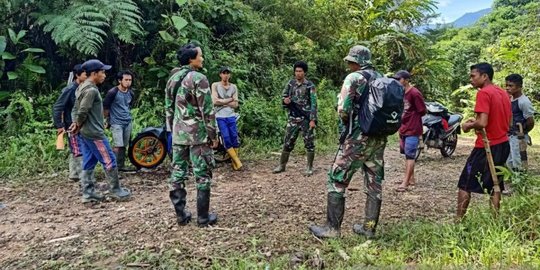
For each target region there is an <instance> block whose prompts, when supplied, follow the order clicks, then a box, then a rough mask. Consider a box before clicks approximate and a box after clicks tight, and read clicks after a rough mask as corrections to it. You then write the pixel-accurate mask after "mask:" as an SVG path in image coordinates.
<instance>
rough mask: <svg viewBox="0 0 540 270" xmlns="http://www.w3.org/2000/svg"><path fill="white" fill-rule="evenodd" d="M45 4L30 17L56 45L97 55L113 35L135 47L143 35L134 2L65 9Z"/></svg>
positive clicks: (103, 0)
mask: <svg viewBox="0 0 540 270" xmlns="http://www.w3.org/2000/svg"><path fill="white" fill-rule="evenodd" d="M55 4H56V3H53V4H51V3H48V4H46V6H42V7H41V9H40V10H41V12H40V13H35V14H33V15H34V17H35V18H36V23H37V24H38V25H41V26H43V31H45V32H48V33H50V34H51V37H52V39H53V40H54V42H55V43H56V44H58V45H65V46H68V47H72V48H74V49H76V50H77V51H79V52H81V53H83V54H88V55H96V54H97V53H98V52H99V50H100V49H101V47H102V46H103V43H104V40H105V39H106V38H107V37H108V36H109V35H113V36H115V37H117V38H118V39H119V40H121V41H122V42H125V43H135V41H136V39H137V37H139V36H142V35H143V33H144V32H143V29H142V26H141V24H140V22H141V20H142V13H141V11H140V10H139V7H138V6H137V5H136V4H135V3H134V2H133V0H98V1H88V0H75V1H71V2H70V3H69V4H68V5H63V4H61V3H58V4H57V5H55Z"/></svg>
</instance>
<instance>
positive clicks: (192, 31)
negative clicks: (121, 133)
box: [0, 0, 540, 178]
mask: <svg viewBox="0 0 540 270" xmlns="http://www.w3.org/2000/svg"><path fill="white" fill-rule="evenodd" d="M539 11H540V2H538V1H533V0H529V1H526V0H496V1H495V2H494V10H493V12H492V13H491V14H489V15H487V16H485V17H484V18H482V19H481V20H480V21H479V22H478V23H477V24H476V25H474V26H472V27H468V28H463V29H452V28H441V29H436V30H431V31H428V32H427V33H417V32H416V31H415V30H416V29H417V27H418V26H420V25H423V24H426V23H427V22H429V20H430V19H432V18H434V17H435V16H437V14H436V13H435V1H433V0H407V1H394V0H376V1H368V0H335V1H325V0H296V1H287V0H243V1H242V0H176V1H161V0H160V1H158V0H114V1H113V0H95V1H88V0H73V1H61V0H47V1H45V0H27V1H21V0H0V16H1V17H2V18H4V19H3V23H2V24H0V115H1V116H0V121H1V124H2V126H3V127H4V128H3V132H2V135H1V137H0V143H2V144H3V145H7V147H4V148H3V149H2V150H1V152H2V157H3V158H2V159H1V161H0V178H3V177H11V176H17V175H30V174H34V173H36V170H37V172H38V173H40V172H52V171H55V170H56V169H57V168H59V167H61V166H63V165H62V163H61V162H59V161H60V160H64V158H65V154H66V153H62V152H57V151H55V150H54V143H53V142H54V134H55V132H56V131H55V130H54V129H53V128H52V120H51V108H52V104H53V103H54V101H55V99H56V98H57V97H58V95H59V94H60V91H61V89H62V87H64V86H65V85H66V81H67V78H68V72H69V71H70V68H71V67H72V66H73V65H75V64H77V63H81V62H82V61H84V60H86V59H90V58H99V59H101V60H102V61H103V62H105V63H108V64H112V65H113V71H112V72H110V73H109V78H108V80H107V81H106V83H105V84H104V85H103V86H102V91H106V90H107V89H109V87H111V86H112V85H113V83H114V80H113V79H112V78H113V77H114V76H113V75H114V72H116V71H119V70H123V69H130V70H132V71H134V72H135V74H136V78H135V83H134V88H135V91H136V94H137V102H136V107H135V109H134V110H133V113H134V116H135V130H140V129H141V128H142V127H145V126H149V125H158V126H159V125H161V124H162V123H163V115H164V112H163V103H164V101H163V89H164V84H165V82H166V80H167V78H168V74H169V71H170V70H171V69H172V68H173V67H175V66H176V65H177V60H176V57H175V51H176V50H177V49H178V48H179V46H180V45H182V44H184V43H186V42H188V41H195V42H198V43H199V44H200V45H201V47H202V48H203V50H204V54H205V71H204V72H205V73H206V74H207V75H208V77H209V79H210V80H211V81H216V80H218V76H217V73H218V72H217V71H218V69H219V67H220V66H222V65H229V66H231V67H232V68H233V79H232V80H233V82H234V83H236V84H237V85H238V87H239V89H240V104H241V106H240V113H241V114H242V116H243V117H242V119H241V123H240V132H241V134H242V136H243V137H244V138H245V141H244V143H245V146H249V147H246V148H249V151H251V152H253V153H256V152H258V151H259V152H268V151H269V150H273V151H276V150H277V149H278V148H279V145H280V143H281V136H282V132H283V131H282V127H283V126H284V123H285V114H284V113H283V110H282V109H281V106H280V101H279V97H280V92H281V90H282V89H283V87H284V85H285V82H286V81H287V80H288V79H290V78H291V76H292V64H293V63H294V62H295V61H297V60H305V61H307V62H308V63H309V65H310V67H309V72H308V77H309V78H310V79H311V80H313V81H314V82H315V83H316V84H317V86H318V95H319V108H320V110H321V111H320V115H321V121H320V123H319V125H320V127H321V129H320V130H319V133H321V132H324V133H325V134H328V136H321V137H322V138H320V139H319V140H318V145H319V147H318V149H319V150H323V151H324V150H325V149H326V147H328V148H331V149H333V148H335V138H336V137H337V132H336V125H337V124H336V117H335V111H334V106H335V103H336V94H337V92H338V88H339V85H340V82H341V80H342V79H343V78H344V76H345V75H346V73H347V71H346V67H345V64H344V63H343V60H342V59H343V57H344V56H345V55H346V53H347V52H348V49H349V48H350V47H351V46H352V45H355V44H364V45H367V46H368V47H370V48H371V50H372V53H373V56H374V63H375V64H376V67H377V68H378V69H379V70H380V71H381V72H383V73H392V72H395V71H397V70H400V69H407V70H409V71H411V72H412V74H413V75H414V83H415V84H416V85H417V87H418V88H419V89H421V90H422V91H423V93H424V95H425V96H426V97H427V99H428V100H439V101H441V102H443V103H446V104H448V105H449V106H451V108H452V109H453V110H457V111H462V112H465V113H470V108H472V106H471V102H473V99H474V91H472V90H471V89H470V88H468V87H467V84H468V67H469V65H471V64H473V63H476V62H478V61H487V62H490V63H493V64H494V66H495V68H496V81H497V82H498V83H501V80H502V79H504V76H506V75H507V74H509V73H513V72H517V73H521V74H523V75H524V77H525V81H526V86H525V87H526V92H527V93H528V94H531V95H533V96H536V97H537V98H538V93H539V90H538V89H540V52H539V51H538V48H539V47H540V28H539V25H540V19H539ZM261 150H264V151H261ZM23 161H24V162H23Z"/></svg>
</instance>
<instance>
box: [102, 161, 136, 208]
mask: <svg viewBox="0 0 540 270" xmlns="http://www.w3.org/2000/svg"><path fill="white" fill-rule="evenodd" d="M105 174H106V175H107V177H108V178H109V185H110V186H109V196H110V197H112V198H113V199H115V200H117V201H125V200H129V199H130V198H131V191H130V190H129V189H127V188H124V187H122V186H120V179H119V178H118V168H113V169H112V170H110V171H107V170H105Z"/></svg>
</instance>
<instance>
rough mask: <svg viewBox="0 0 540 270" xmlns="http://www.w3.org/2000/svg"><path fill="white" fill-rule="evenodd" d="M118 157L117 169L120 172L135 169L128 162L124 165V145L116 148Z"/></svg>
mask: <svg viewBox="0 0 540 270" xmlns="http://www.w3.org/2000/svg"><path fill="white" fill-rule="evenodd" d="M118 151H119V152H118V159H117V166H118V170H119V171H121V172H135V171H137V169H136V168H135V167H133V166H131V165H130V163H128V164H127V165H126V157H127V148H126V147H120V149H119V150H118Z"/></svg>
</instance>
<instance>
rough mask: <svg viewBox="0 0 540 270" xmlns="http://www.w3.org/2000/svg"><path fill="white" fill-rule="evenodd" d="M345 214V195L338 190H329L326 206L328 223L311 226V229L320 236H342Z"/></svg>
mask: <svg viewBox="0 0 540 270" xmlns="http://www.w3.org/2000/svg"><path fill="white" fill-rule="evenodd" d="M344 214H345V197H343V194H341V193H337V192H329V193H328V197H327V206H326V225H324V226H316V225H311V226H309V230H310V231H311V233H313V235H315V236H316V237H318V238H338V237H340V236H341V223H342V222H343V215H344Z"/></svg>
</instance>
